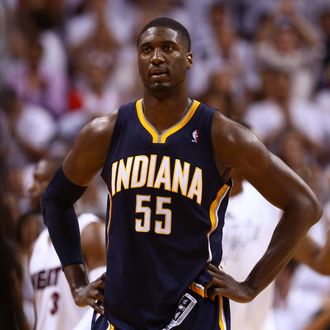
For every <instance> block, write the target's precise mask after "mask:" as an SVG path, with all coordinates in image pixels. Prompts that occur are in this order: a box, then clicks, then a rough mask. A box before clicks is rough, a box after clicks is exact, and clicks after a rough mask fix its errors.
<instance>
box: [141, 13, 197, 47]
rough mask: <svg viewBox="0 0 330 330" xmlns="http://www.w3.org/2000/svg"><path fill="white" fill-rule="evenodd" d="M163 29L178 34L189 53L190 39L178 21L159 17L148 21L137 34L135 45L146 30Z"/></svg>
mask: <svg viewBox="0 0 330 330" xmlns="http://www.w3.org/2000/svg"><path fill="white" fill-rule="evenodd" d="M157 26H159V27H165V28H170V29H172V30H174V31H176V32H178V33H179V35H180V37H181V38H182V41H183V42H184V43H185V46H186V48H187V50H188V51H190V48H191V39H190V35H189V32H188V30H187V29H186V28H185V27H184V26H183V25H182V24H181V23H179V22H178V21H176V20H174V19H172V18H168V17H159V18H156V19H154V20H152V21H150V22H149V23H148V24H146V25H145V26H144V27H143V29H142V30H141V32H140V33H139V36H138V38H137V44H139V42H140V38H141V35H142V34H143V33H144V32H145V31H147V30H148V29H150V28H152V27H157Z"/></svg>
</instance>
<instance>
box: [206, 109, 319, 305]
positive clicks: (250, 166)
mask: <svg viewBox="0 0 330 330" xmlns="http://www.w3.org/2000/svg"><path fill="white" fill-rule="evenodd" d="M212 141H213V148H214V155H215V159H216V162H217V165H218V169H219V171H220V172H223V171H224V169H226V168H231V169H235V170H236V171H237V172H238V173H240V174H241V175H242V176H243V177H244V178H246V179H247V180H248V181H249V182H250V183H251V184H252V185H253V186H254V187H255V188H256V189H257V190H258V191H259V192H260V193H261V194H262V195H263V196H264V197H265V198H266V199H267V200H268V201H269V202H271V203H272V204H273V205H275V206H276V207H278V208H280V209H282V210H283V216H282V219H281V220H280V222H279V224H278V225H277V227H276V228H275V231H274V233H273V236H272V239H271V242H270V244H269V246H268V249H267V251H266V252H265V254H264V255H263V257H262V258H261V259H260V260H259V262H258V263H257V264H256V265H255V267H254V268H253V270H252V271H251V273H250V274H249V276H248V277H247V279H246V280H245V281H244V282H236V281H235V280H234V279H233V278H232V277H230V276H228V275H227V274H225V273H223V272H221V271H220V270H219V271H218V270H215V269H214V268H213V267H212V266H211V265H210V266H209V268H208V271H209V273H210V275H211V276H212V277H213V279H212V280H211V281H210V282H209V284H208V285H207V289H210V290H209V291H208V292H209V295H210V297H211V299H212V298H214V297H215V296H216V295H223V296H226V297H228V298H230V299H233V300H236V301H238V302H248V301H251V300H252V299H253V298H254V297H255V296H256V295H257V294H258V293H259V292H261V291H262V290H263V289H264V288H266V287H267V286H268V285H269V284H270V282H271V281H273V279H274V278H275V277H276V275H277V274H278V273H279V272H280V270H281V269H282V268H283V267H284V266H285V265H286V264H287V263H288V261H289V260H290V259H291V258H292V256H293V255H294V253H295V249H296V248H297V246H298V244H299V243H300V242H301V240H302V239H303V237H304V236H305V235H306V233H307V231H308V230H309V228H310V227H311V226H312V225H313V224H314V223H315V222H316V221H317V220H318V219H319V217H320V215H321V207H320V205H319V203H318V201H317V199H316V196H315V195H314V194H313V192H312V191H311V189H310V188H309V187H308V186H307V185H306V184H305V182H304V181H303V180H302V179H301V178H299V177H298V176H297V175H296V174H295V173H294V172H293V171H292V170H291V169H290V168H289V167H288V166H286V165H285V164H284V163H283V162H282V161H281V160H280V159H278V158H277V157H276V156H275V155H273V154H271V153H270V152H269V151H268V150H267V148H266V147H265V146H264V145H263V144H262V142H260V140H259V139H258V138H257V137H256V136H255V135H254V134H253V133H252V132H251V131H250V130H248V129H246V128H244V127H242V126H241V125H239V124H237V123H235V122H233V121H231V120H229V119H227V118H225V117H224V116H222V115H221V114H219V113H217V114H215V116H214V119H213V125H212ZM210 267H211V269H210ZM215 268H216V267H215Z"/></svg>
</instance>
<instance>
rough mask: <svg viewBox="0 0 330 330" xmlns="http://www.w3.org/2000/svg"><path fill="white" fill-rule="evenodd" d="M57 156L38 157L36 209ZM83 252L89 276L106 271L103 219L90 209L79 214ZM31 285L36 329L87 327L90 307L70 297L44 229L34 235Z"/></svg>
mask: <svg viewBox="0 0 330 330" xmlns="http://www.w3.org/2000/svg"><path fill="white" fill-rule="evenodd" d="M59 161H60V160H58V159H43V160H41V161H39V162H38V163H37V165H36V167H35V169H34V172H33V177H34V179H33V185H32V186H31V187H30V196H31V204H32V205H33V206H34V207H35V208H36V209H37V208H38V205H40V196H41V194H42V192H43V191H44V189H45V187H46V186H47V184H48V182H49V180H50V179H51V178H52V176H53V175H54V173H55V170H56V169H57V168H58V166H59ZM79 228H80V237H81V246H82V252H83V255H84V257H85V262H86V267H87V270H88V277H89V280H90V281H93V280H95V279H96V278H97V277H99V276H100V275H101V274H102V273H103V272H105V235H104V231H105V228H104V223H103V222H102V221H100V219H99V218H98V217H96V216H95V215H94V214H91V213H82V214H81V215H80V216H79ZM29 269H30V274H31V279H32V284H33V288H34V300H35V312H36V318H37V320H36V326H35V330H73V329H76V330H85V329H90V326H91V320H92V314H93V309H92V308H89V307H87V308H81V307H78V306H77V305H76V304H75V303H74V300H73V298H72V295H71V291H70V288H69V285H68V284H67V280H66V278H65V275H64V272H63V271H62V268H61V263H60V260H59V258H58V256H57V254H56V252H55V249H54V247H53V245H52V243H51V241H50V237H49V234H48V231H47V230H44V231H43V232H42V233H41V234H40V236H39V238H38V239H37V241H36V243H35V245H34V248H33V251H32V256H31V259H30V263H29Z"/></svg>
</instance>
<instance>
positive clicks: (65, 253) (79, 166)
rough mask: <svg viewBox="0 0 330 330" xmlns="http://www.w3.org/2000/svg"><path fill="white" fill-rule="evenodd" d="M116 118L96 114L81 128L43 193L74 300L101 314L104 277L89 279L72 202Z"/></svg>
mask: <svg viewBox="0 0 330 330" xmlns="http://www.w3.org/2000/svg"><path fill="white" fill-rule="evenodd" d="M116 118H117V113H113V114H111V115H110V116H105V117H100V118H96V119H94V120H93V121H91V122H90V123H89V124H87V125H86V126H85V127H84V128H83V129H82V130H81V131H80V133H79V134H78V136H77V138H76V141H75V143H74V145H73V148H72V149H71V151H70V152H69V153H68V155H67V156H66V157H65V159H64V161H63V164H62V167H61V168H60V169H59V170H58V172H57V173H56V174H55V176H54V177H53V179H52V180H51V182H50V183H49V185H48V187H47V189H46V191H45V193H44V194H43V197H42V209H43V216H44V221H45V224H46V226H47V228H48V231H49V234H50V237H51V240H52V243H53V245H54V247H55V250H56V252H57V254H58V256H59V259H60V261H61V264H62V267H63V271H64V273H65V276H66V278H67V280H68V283H69V286H70V289H71V292H72V295H73V298H74V300H75V302H76V304H77V305H79V306H86V305H90V306H92V307H93V308H94V309H95V310H96V311H97V312H99V313H101V314H102V313H103V308H102V307H100V306H98V305H97V304H96V303H95V300H96V299H98V300H100V301H102V300H103V295H102V293H101V292H102V288H103V277H101V278H99V279H97V280H96V281H94V282H92V283H88V277H87V273H86V270H85V266H84V259H83V257H82V252H81V246H80V232H79V225H78V220H77V216H76V214H75V211H74V208H73V204H74V203H75V202H76V201H77V200H78V199H79V198H80V197H81V196H82V194H83V193H84V191H85V189H86V187H87V186H88V184H89V183H90V181H91V180H92V179H93V177H94V176H95V175H96V173H97V172H98V171H99V170H100V169H101V168H102V166H103V164H104V162H105V160H106V157H107V153H108V150H109V146H110V143H111V137H112V133H113V129H114V125H115V121H116Z"/></svg>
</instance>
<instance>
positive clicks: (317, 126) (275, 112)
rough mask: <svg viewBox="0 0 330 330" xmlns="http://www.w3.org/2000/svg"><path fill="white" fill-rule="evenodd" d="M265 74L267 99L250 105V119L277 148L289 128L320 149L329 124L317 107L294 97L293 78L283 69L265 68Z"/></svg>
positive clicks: (264, 139) (265, 96)
mask: <svg viewBox="0 0 330 330" xmlns="http://www.w3.org/2000/svg"><path fill="white" fill-rule="evenodd" d="M262 75H263V92H264V98H263V100H261V101H259V102H256V103H254V104H251V105H250V106H249V107H248V109H247V112H246V116H245V119H246V121H247V122H248V123H249V124H250V125H251V127H252V128H253V129H254V130H255V131H256V133H257V134H258V135H259V137H260V138H261V139H262V140H263V141H264V142H265V143H266V144H267V145H268V146H270V147H272V149H273V151H276V146H277V145H278V139H279V137H280V136H281V134H283V132H284V131H285V130H288V129H294V130H296V131H298V132H299V133H300V134H301V135H302V137H303V138H304V139H305V140H306V143H308V145H309V146H310V148H311V149H313V150H316V151H319V149H320V148H321V146H322V144H323V143H324V140H325V127H324V123H323V122H322V120H321V118H320V115H319V112H318V111H317V110H316V106H315V105H314V104H313V103H311V102H307V101H306V100H303V99H296V98H292V78H291V75H290V73H289V72H287V71H286V70H284V69H283V68H270V67H268V68H264V69H263V72H262Z"/></svg>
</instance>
